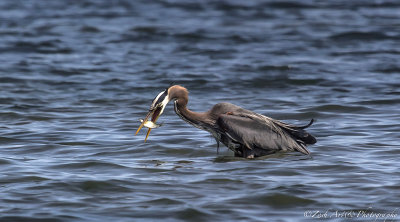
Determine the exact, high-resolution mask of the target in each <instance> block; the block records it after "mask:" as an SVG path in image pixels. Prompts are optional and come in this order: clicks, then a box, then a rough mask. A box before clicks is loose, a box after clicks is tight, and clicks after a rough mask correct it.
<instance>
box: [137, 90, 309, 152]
mask: <svg viewBox="0 0 400 222" xmlns="http://www.w3.org/2000/svg"><path fill="white" fill-rule="evenodd" d="M188 94H189V92H188V90H187V89H186V88H184V87H182V86H179V85H174V86H171V87H168V88H167V89H166V90H165V91H163V92H161V93H159V94H158V95H157V96H156V97H155V98H154V100H153V102H152V104H151V106H150V110H149V112H148V114H147V115H146V117H145V119H144V120H143V121H142V124H141V125H140V126H139V128H138V130H137V131H136V134H135V135H137V133H138V132H139V131H140V129H141V128H142V127H143V126H144V125H146V124H145V123H146V122H147V123H148V119H149V118H150V116H151V122H152V123H149V124H148V125H153V123H155V122H156V121H157V119H158V117H159V116H160V115H161V114H162V113H163V111H164V109H165V107H166V106H167V104H168V102H169V101H171V100H174V105H175V112H176V114H177V115H178V116H179V117H180V118H182V119H183V120H184V121H186V122H188V123H190V124H192V125H193V126H195V127H197V128H200V129H202V130H205V131H208V132H210V133H211V134H212V136H213V137H214V138H215V140H216V141H217V146H218V147H219V143H220V142H221V143H223V144H224V145H225V146H227V147H228V148H229V149H230V150H232V151H233V152H234V153H235V156H239V157H245V158H254V157H260V156H264V155H268V154H272V153H274V152H277V151H298V152H301V153H303V154H306V155H308V154H310V152H309V151H308V150H307V147H306V145H307V144H314V143H316V142H317V140H316V139H315V138H314V137H313V136H312V135H311V134H309V133H307V132H306V131H305V130H304V129H305V128H307V127H309V126H311V124H312V123H313V119H312V120H311V121H310V123H309V124H307V125H306V126H294V125H290V124H286V123H283V122H281V121H278V120H275V119H272V118H270V117H267V116H264V115H261V114H258V113H255V112H252V111H250V110H247V109H243V108H241V107H239V106H236V105H233V104H230V103H218V104H216V105H214V106H213V107H212V108H211V109H210V110H209V111H206V112H203V113H197V112H193V111H191V110H189V109H188V108H187V104H188V99H189V98H188ZM150 131H151V128H149V129H148V131H147V135H146V138H145V141H146V140H147V137H148V136H149V134H150Z"/></svg>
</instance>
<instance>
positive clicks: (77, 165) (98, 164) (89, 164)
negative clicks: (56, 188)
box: [51, 161, 129, 169]
mask: <svg viewBox="0 0 400 222" xmlns="http://www.w3.org/2000/svg"><path fill="white" fill-rule="evenodd" d="M51 168H53V169H84V168H86V169H87V168H95V169H99V168H107V169H127V168H129V167H126V166H122V165H119V164H116V163H109V162H104V161H81V162H74V163H65V164H58V165H54V166H52V167H51Z"/></svg>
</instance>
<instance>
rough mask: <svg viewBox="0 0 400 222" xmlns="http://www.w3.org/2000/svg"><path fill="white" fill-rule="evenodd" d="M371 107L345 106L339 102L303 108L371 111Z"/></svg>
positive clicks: (350, 111)
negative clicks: (338, 103)
mask: <svg viewBox="0 0 400 222" xmlns="http://www.w3.org/2000/svg"><path fill="white" fill-rule="evenodd" d="M371 110H372V109H371V108H368V107H365V106H349V105H347V106H345V105H337V104H329V105H322V106H316V107H313V108H308V109H303V110H301V111H302V112H304V111H319V112H338V113H358V112H361V111H364V112H365V111H371Z"/></svg>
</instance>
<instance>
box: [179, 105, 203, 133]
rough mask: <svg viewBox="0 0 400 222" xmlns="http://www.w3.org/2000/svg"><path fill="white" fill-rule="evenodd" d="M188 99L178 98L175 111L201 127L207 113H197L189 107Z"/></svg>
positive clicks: (187, 120) (184, 118)
mask: <svg viewBox="0 0 400 222" xmlns="http://www.w3.org/2000/svg"><path fill="white" fill-rule="evenodd" d="M187 103H188V101H187V100H186V99H182V98H180V99H178V100H176V101H175V112H176V114H177V115H178V116H179V117H181V118H182V119H183V120H185V121H186V122H188V123H190V124H192V125H194V126H195V127H198V128H200V124H201V123H202V120H203V121H204V120H205V119H206V118H205V115H206V113H197V112H193V111H191V110H189V109H188V108H187Z"/></svg>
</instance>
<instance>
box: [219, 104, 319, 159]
mask: <svg viewBox="0 0 400 222" xmlns="http://www.w3.org/2000/svg"><path fill="white" fill-rule="evenodd" d="M217 124H218V126H219V128H220V129H219V130H220V131H221V133H224V134H225V135H227V136H228V137H230V138H231V139H232V140H234V141H236V142H238V143H241V144H243V145H245V146H246V147H247V148H249V149H253V148H261V149H267V150H277V151H278V150H292V151H294V150H297V151H299V152H301V153H304V154H310V152H309V151H308V150H307V148H306V144H307V142H313V141H312V139H311V138H310V137H309V136H311V135H309V134H308V133H307V132H306V131H305V130H303V129H302V127H296V126H293V125H288V124H285V123H282V122H280V121H276V120H273V119H271V118H268V117H266V116H263V115H260V114H256V113H253V112H251V111H247V110H246V112H240V113H229V114H222V115H220V116H219V118H218V119H217ZM306 134H307V135H306ZM311 137H312V136H311ZM305 138H309V139H305ZM312 138H314V137H312ZM304 140H307V142H306V141H304ZM314 140H315V138H314Z"/></svg>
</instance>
